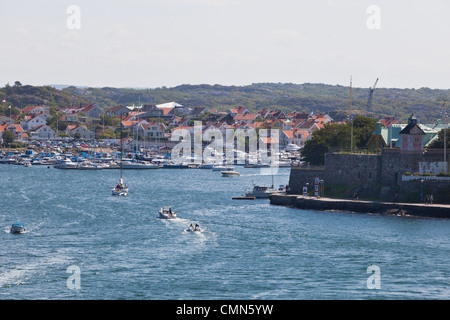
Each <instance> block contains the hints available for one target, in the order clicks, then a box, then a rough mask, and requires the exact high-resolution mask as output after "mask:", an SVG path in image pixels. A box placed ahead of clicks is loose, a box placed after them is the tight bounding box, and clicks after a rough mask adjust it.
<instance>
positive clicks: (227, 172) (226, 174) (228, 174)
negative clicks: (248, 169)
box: [220, 170, 241, 177]
mask: <svg viewBox="0 0 450 320" xmlns="http://www.w3.org/2000/svg"><path fill="white" fill-rule="evenodd" d="M220 173H221V174H222V176H223V177H233V176H240V175H241V174H240V173H239V172H237V171H234V170H225V171H220Z"/></svg>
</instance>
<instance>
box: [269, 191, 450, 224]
mask: <svg viewBox="0 0 450 320" xmlns="http://www.w3.org/2000/svg"><path fill="white" fill-rule="evenodd" d="M270 204H273V205H283V206H289V207H293V208H299V209H306V210H320V211H327V210H335V211H347V212H357V213H368V214H379V215H392V216H405V217H406V216H412V217H426V218H443V219H449V218H450V205H446V204H422V203H397V202H379V201H367V200H349V199H333V198H319V197H309V196H301V195H290V194H274V195H271V196H270Z"/></svg>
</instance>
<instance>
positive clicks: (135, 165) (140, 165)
mask: <svg viewBox="0 0 450 320" xmlns="http://www.w3.org/2000/svg"><path fill="white" fill-rule="evenodd" d="M120 166H121V168H122V169H159V166H158V165H157V164H154V163H151V162H147V161H141V160H136V161H135V160H133V161H123V162H122V163H121V164H120Z"/></svg>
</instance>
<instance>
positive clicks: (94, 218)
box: [0, 164, 450, 300]
mask: <svg viewBox="0 0 450 320" xmlns="http://www.w3.org/2000/svg"><path fill="white" fill-rule="evenodd" d="M234 170H235V171H237V172H239V173H240V175H239V176H232V177H224V176H222V175H221V173H220V171H219V172H218V171H213V170H207V169H191V168H189V169H171V170H165V169H159V170H126V171H124V173H123V176H124V180H125V181H126V183H127V186H128V187H129V195H128V196H126V197H114V196H111V187H112V186H114V185H115V184H116V183H117V178H118V171H116V170H59V169H55V168H54V167H53V166H51V165H49V166H47V165H40V166H32V167H25V166H14V165H7V164H0V177H1V181H2V185H3V188H2V193H3V194H2V197H1V207H2V213H1V214H0V224H1V226H2V231H3V232H1V233H0V241H1V244H2V250H1V251H0V299H83V300H85V299H126V300H132V299H145V300H159V299H162V300H177V299H181V300H184V299H207V300H209V299H258V300H259V299H261V300H263V299H277V300H285V299H286V300H292V299H449V298H450V278H449V265H450V258H449V257H450V232H449V231H450V221H449V220H448V219H437V218H427V219H424V218H417V217H414V218H412V217H398V216H381V215H366V214H350V213H349V212H345V211H344V212H343V211H313V210H309V209H297V208H290V207H287V206H275V205H271V204H270V200H269V199H255V200H248V201H242V200H233V199H232V198H233V197H236V196H243V195H244V194H245V193H246V189H247V190H251V188H252V185H253V184H258V185H266V186H270V185H271V183H272V176H271V175H262V174H261V172H262V171H261V169H259V168H244V167H243V166H234ZM289 173H290V168H279V169H278V171H277V172H276V174H275V175H274V177H273V178H274V184H275V187H278V185H286V184H288V181H289ZM272 197H273V196H272ZM164 206H171V208H172V209H173V210H174V211H175V212H176V213H177V219H160V218H159V216H158V212H159V209H160V208H161V207H164ZM13 223H23V225H24V226H25V232H24V233H21V234H13V233H11V232H10V228H11V225H12V224H13ZM197 223H198V224H199V225H200V226H201V230H202V231H201V232H187V231H186V229H187V228H188V227H189V225H190V224H197ZM373 270H378V271H373ZM373 272H375V273H373ZM377 272H378V273H377ZM374 276H377V277H378V278H376V281H377V283H376V285H372V284H373V282H372V279H373V278H374ZM377 285H379V286H377Z"/></svg>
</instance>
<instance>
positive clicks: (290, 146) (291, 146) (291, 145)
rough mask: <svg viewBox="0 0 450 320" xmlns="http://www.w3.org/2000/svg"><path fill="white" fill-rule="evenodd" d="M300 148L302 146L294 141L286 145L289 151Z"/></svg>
mask: <svg viewBox="0 0 450 320" xmlns="http://www.w3.org/2000/svg"><path fill="white" fill-rule="evenodd" d="M300 149H301V147H299V146H298V145H296V144H293V143H289V144H288V145H287V146H286V151H288V152H295V151H299V150H300Z"/></svg>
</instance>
